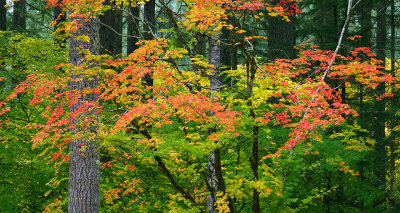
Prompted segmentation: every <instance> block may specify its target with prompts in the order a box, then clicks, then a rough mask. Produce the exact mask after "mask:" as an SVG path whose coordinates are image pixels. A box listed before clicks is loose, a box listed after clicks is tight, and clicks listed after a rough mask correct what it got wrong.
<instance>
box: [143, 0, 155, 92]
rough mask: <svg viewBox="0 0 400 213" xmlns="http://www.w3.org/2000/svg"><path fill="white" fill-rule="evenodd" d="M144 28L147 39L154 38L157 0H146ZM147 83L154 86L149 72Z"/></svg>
mask: <svg viewBox="0 0 400 213" xmlns="http://www.w3.org/2000/svg"><path fill="white" fill-rule="evenodd" d="M144 16H145V17H144V19H145V20H144V22H145V23H144V24H143V26H144V30H145V33H144V35H143V37H144V39H145V40H151V39H153V38H154V37H153V33H154V30H155V25H156V1H155V0H149V1H148V2H146V4H145V5H144ZM143 80H144V83H145V85H148V86H153V74H152V73H149V74H146V75H145V76H144V78H143Z"/></svg>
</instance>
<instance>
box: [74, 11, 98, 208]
mask: <svg viewBox="0 0 400 213" xmlns="http://www.w3.org/2000/svg"><path fill="white" fill-rule="evenodd" d="M79 21H80V20H79ZM80 24H81V27H80V28H79V29H78V31H77V32H76V33H74V35H73V37H77V36H88V37H89V38H90V42H89V43H88V42H85V41H78V40H75V39H73V38H72V39H71V42H70V62H71V63H72V64H73V65H75V66H80V65H82V63H84V60H83V59H84V56H83V55H82V54H80V53H79V52H80V49H79V48H78V47H81V48H83V49H88V50H90V52H91V53H92V54H98V50H97V47H96V45H95V44H96V42H97V40H98V26H97V22H96V20H95V19H92V20H90V21H87V22H83V21H80ZM81 78H82V79H81ZM96 85H97V80H96V77H95V76H82V74H80V73H74V74H72V75H71V83H70V87H71V90H72V92H73V93H74V91H75V94H76V92H79V91H82V90H84V89H86V88H89V87H90V88H94V87H96ZM96 100H97V95H96V94H93V93H89V94H86V95H83V96H82V97H79V99H78V103H77V104H75V105H74V106H73V107H72V108H71V109H70V110H71V112H74V111H75V110H77V109H78V108H79V106H81V105H82V104H83V102H87V101H88V102H94V101H96ZM88 116H91V117H95V113H94V112H93V110H91V111H88V112H85V114H83V115H80V116H79V117H78V118H77V119H75V120H73V121H72V122H73V123H74V124H75V125H76V127H75V129H74V130H72V131H73V134H74V135H77V134H80V135H82V137H81V138H78V139H75V140H74V141H72V142H71V143H70V145H69V149H70V152H71V154H70V160H69V188H68V192H69V194H68V212H70V213H75V212H76V213H81V212H89V213H92V212H93V213H95V212H99V210H100V209H99V208H100V155H99V151H100V146H99V144H98V142H97V141H96V140H95V139H85V138H84V136H87V135H88V134H94V133H95V131H96V130H97V127H95V126H90V127H82V126H79V125H80V124H79V123H80V122H82V120H83V119H84V118H87V117H88Z"/></svg>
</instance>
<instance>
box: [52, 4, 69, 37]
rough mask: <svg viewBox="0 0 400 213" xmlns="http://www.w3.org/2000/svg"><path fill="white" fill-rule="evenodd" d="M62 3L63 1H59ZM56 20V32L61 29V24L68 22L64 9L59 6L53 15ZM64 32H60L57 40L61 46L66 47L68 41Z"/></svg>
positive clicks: (55, 8)
mask: <svg viewBox="0 0 400 213" xmlns="http://www.w3.org/2000/svg"><path fill="white" fill-rule="evenodd" d="M58 2H59V3H61V0H59V1H58ZM53 16H54V17H53V18H54V20H56V24H55V25H54V31H56V30H57V29H58V28H59V27H61V24H62V23H63V22H65V21H66V20H67V16H66V14H65V13H63V11H62V8H61V7H59V6H55V7H54V14H53ZM64 34H65V32H64V31H60V32H59V33H58V34H57V35H56V36H55V40H56V42H58V43H59V44H60V45H65V43H66V40H65V38H64Z"/></svg>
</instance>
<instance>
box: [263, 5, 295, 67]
mask: <svg viewBox="0 0 400 213" xmlns="http://www.w3.org/2000/svg"><path fill="white" fill-rule="evenodd" d="M279 2H280V1H279V0H274V1H273V4H277V3H279ZM289 18H290V22H287V21H285V20H282V17H280V16H278V17H273V16H268V17H267V20H268V60H274V59H277V58H287V59H292V58H294V57H295V51H294V48H293V47H294V45H295V37H294V23H293V21H294V18H295V17H294V16H289Z"/></svg>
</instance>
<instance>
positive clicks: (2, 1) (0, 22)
mask: <svg viewBox="0 0 400 213" xmlns="http://www.w3.org/2000/svg"><path fill="white" fill-rule="evenodd" d="M6 4H7V1H6V0H0V30H3V31H6V30H7V17H6V14H7V8H6V7H5V6H6Z"/></svg>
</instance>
